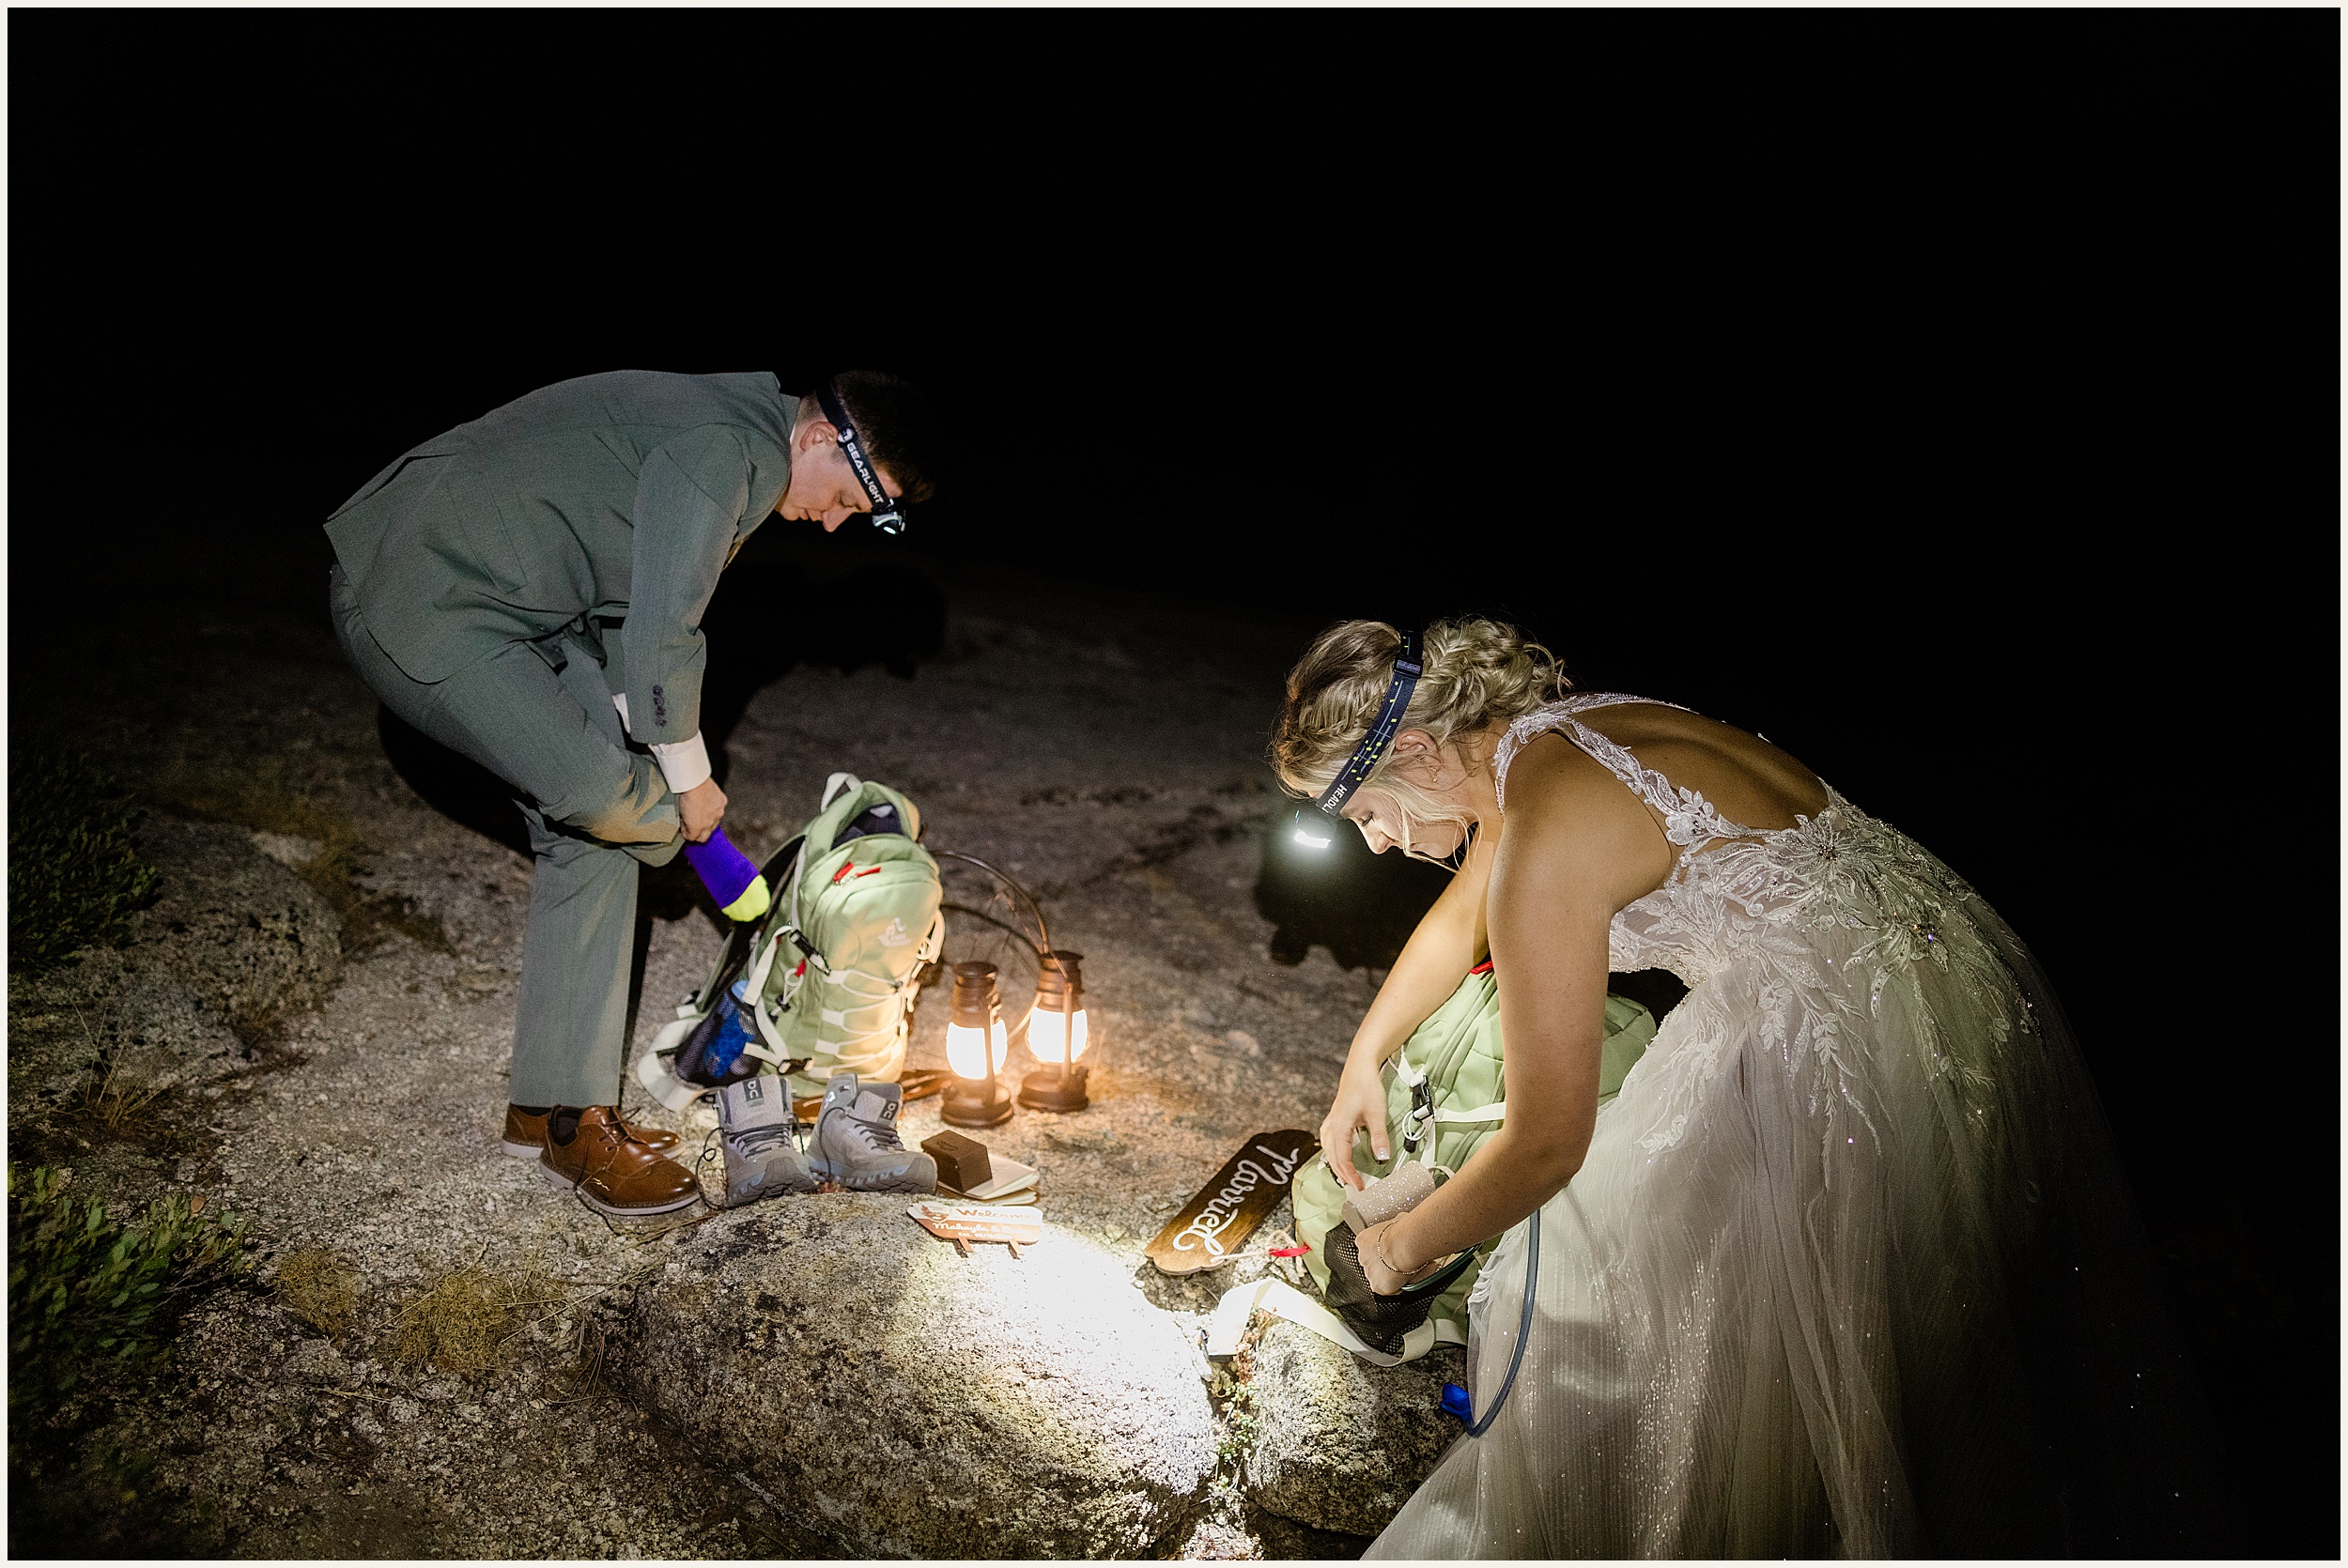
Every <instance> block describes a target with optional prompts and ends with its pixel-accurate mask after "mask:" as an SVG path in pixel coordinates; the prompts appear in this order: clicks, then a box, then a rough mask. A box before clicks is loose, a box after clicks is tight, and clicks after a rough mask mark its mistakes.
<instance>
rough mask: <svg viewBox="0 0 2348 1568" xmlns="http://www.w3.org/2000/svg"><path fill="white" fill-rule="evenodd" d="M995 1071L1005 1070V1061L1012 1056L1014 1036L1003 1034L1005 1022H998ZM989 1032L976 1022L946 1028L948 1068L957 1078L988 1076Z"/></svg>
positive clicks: (999, 1020)
mask: <svg viewBox="0 0 2348 1568" xmlns="http://www.w3.org/2000/svg"><path fill="white" fill-rule="evenodd" d="M994 1034H995V1064H994V1070H995V1071H996V1072H1000V1071H1002V1070H1003V1058H1004V1057H1006V1056H1008V1055H1009V1054H1010V1053H1011V1037H1010V1036H1009V1034H1007V1033H1006V1032H1005V1031H1004V1028H1003V1021H1002V1020H1001V1019H999V1018H998V1019H996V1020H995V1024H994ZM985 1040H986V1031H985V1030H983V1029H981V1027H979V1026H978V1025H977V1024H975V1023H949V1024H948V1025H946V1065H947V1066H948V1067H949V1068H952V1069H953V1072H954V1076H955V1077H957V1078H984V1077H987V1076H988V1069H987V1060H986V1045H985Z"/></svg>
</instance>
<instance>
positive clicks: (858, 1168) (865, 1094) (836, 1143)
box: [808, 1072, 937, 1192]
mask: <svg viewBox="0 0 2348 1568" xmlns="http://www.w3.org/2000/svg"><path fill="white" fill-rule="evenodd" d="M902 1103H903V1100H902V1098H901V1091H900V1090H899V1089H898V1087H897V1085H896V1084H862V1085H859V1084H857V1079H856V1074H855V1073H853V1072H835V1073H833V1074H832V1075H831V1084H830V1086H829V1087H827V1088H826V1089H825V1090H824V1108H823V1109H822V1110H821V1111H819V1112H817V1113H816V1115H815V1146H814V1147H813V1148H812V1149H811V1150H810V1151H809V1157H808V1164H809V1165H810V1166H811V1167H812V1168H813V1170H814V1172H815V1174H816V1175H817V1176H821V1177H823V1178H824V1179H825V1180H826V1181H836V1182H838V1183H839V1184H840V1185H841V1186H842V1188H844V1189H846V1190H847V1191H851V1192H935V1191H937V1161H935V1160H933V1159H931V1158H930V1157H929V1156H928V1155H926V1154H921V1153H919V1152H910V1153H909V1152H907V1151H906V1148H905V1146H904V1144H903V1143H902V1142H900V1141H899V1139H898V1137H897V1108H898V1106H899V1105H900V1104H902Z"/></svg>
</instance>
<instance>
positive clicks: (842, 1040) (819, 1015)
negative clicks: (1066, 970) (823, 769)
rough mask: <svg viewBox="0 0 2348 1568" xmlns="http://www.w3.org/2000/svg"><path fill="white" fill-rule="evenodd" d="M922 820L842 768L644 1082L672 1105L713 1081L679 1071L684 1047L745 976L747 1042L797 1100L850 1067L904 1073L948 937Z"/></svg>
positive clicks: (884, 1075) (653, 1057) (649, 1060)
mask: <svg viewBox="0 0 2348 1568" xmlns="http://www.w3.org/2000/svg"><path fill="white" fill-rule="evenodd" d="M920 832H921V812H920V808H919V807H917V806H915V805H914V804H913V802H911V801H910V800H907V799H906V798H905V797H904V795H902V794H900V793H898V792H896V791H894V790H892V789H890V788H889V787H888V785H886V784H871V783H867V782H865V781H864V780H863V779H861V778H858V777H857V776H856V775H854V774H852V773H835V774H833V775H832V776H831V777H830V778H829V779H828V780H827V781H826V783H825V785H824V794H823V800H822V803H821V809H820V810H818V811H817V812H816V814H815V817H814V820H813V821H811V822H809V823H808V824H807V826H806V827H805V828H804V829H802V830H801V831H800V834H799V836H798V838H795V839H793V840H792V841H791V842H790V843H788V844H785V845H784V846H783V847H782V848H781V849H780V851H778V852H777V853H776V854H775V855H774V857H773V858H772V859H770V860H768V861H767V863H766V865H765V868H764V870H763V874H764V875H765V877H766V879H767V881H768V882H769V883H770V884H776V892H775V898H774V903H773V904H772V906H771V907H769V908H768V910H767V912H766V915H765V919H763V920H762V921H761V922H760V923H759V925H758V928H757V930H755V931H749V929H748V928H747V927H740V926H737V927H735V928H734V930H733V931H732V932H730V933H729V934H728V935H727V938H726V945H725V946H724V947H723V948H722V949H721V950H720V951H719V952H718V961H717V963H716V965H715V966H714V967H713V968H712V969H711V970H710V972H709V978H708V979H706V980H704V981H703V982H702V985H701V989H700V990H698V991H696V992H693V993H692V994H691V995H690V996H687V998H686V999H685V1000H684V1002H683V1003H682V1004H680V1005H679V1006H678V1007H677V1010H676V1019H675V1021H674V1022H672V1023H669V1024H667V1025H666V1026H664V1027H663V1028H662V1029H661V1031H660V1032H659V1033H658V1034H657V1035H656V1036H655V1037H654V1038H653V1042H652V1049H651V1050H649V1051H647V1052H646V1053H644V1055H643V1058H642V1060H641V1061H639V1062H638V1063H637V1066H636V1076H637V1079H638V1081H639V1082H641V1084H643V1085H644V1087H645V1088H646V1089H647V1090H648V1091H649V1092H650V1093H652V1094H653V1095H654V1096H655V1097H656V1098H657V1099H659V1100H660V1102H661V1103H662V1104H663V1105H666V1106H668V1107H669V1108H670V1109H671V1110H672V1111H682V1110H684V1109H685V1108H686V1107H687V1106H688V1105H691V1104H692V1103H694V1102H695V1101H696V1100H698V1099H701V1098H702V1097H703V1095H704V1094H706V1093H707V1092H708V1091H707V1090H706V1089H704V1088H703V1087H702V1086H701V1085H699V1084H687V1083H685V1082H683V1081H682V1080H680V1079H678V1078H677V1077H676V1075H675V1073H674V1072H673V1071H672V1067H673V1063H674V1058H675V1055H676V1052H677V1048H678V1047H679V1046H680V1045H681V1044H683V1043H684V1041H685V1039H686V1038H687V1036H688V1035H689V1034H691V1033H692V1031H693V1029H694V1028H695V1026H696V1025H698V1024H699V1023H700V1022H702V1020H703V1019H704V1018H706V1017H707V1016H708V1015H709V1010H710V1009H711V1008H712V1007H716V1006H717V1005H718V1000H719V998H720V997H721V996H723V995H724V994H725V993H726V992H727V991H728V990H729V989H730V988H731V986H732V984H733V982H734V977H735V976H737V975H739V976H742V977H743V987H742V994H743V995H744V996H745V997H746V998H749V999H750V1000H752V1001H754V1002H755V1003H756V1006H755V1007H752V1008H751V1009H750V1015H751V1017H752V1019H753V1020H754V1021H755V1022H756V1024H757V1026H758V1035H759V1038H758V1039H757V1040H756V1041H753V1042H752V1043H751V1044H750V1045H749V1047H748V1051H749V1053H750V1054H751V1055H753V1056H756V1057H759V1058H761V1059H763V1060H764V1061H765V1063H766V1064H767V1066H766V1068H764V1069H762V1070H768V1071H773V1072H779V1073H784V1074H785V1075H787V1076H788V1077H789V1079H790V1081H791V1093H792V1095H793V1096H794V1097H795V1098H798V1097H805V1096H808V1095H816V1094H821V1093H823V1091H824V1088H825V1085H826V1084H828V1083H829V1082H830V1080H831V1075H832V1074H833V1073H835V1072H838V1071H841V1070H842V1069H843V1068H844V1069H845V1070H847V1071H849V1072H853V1073H855V1074H856V1075H857V1077H858V1078H869V1079H877V1080H879V1081H881V1082H883V1083H889V1084H893V1083H895V1082H896V1081H897V1078H898V1076H899V1075H900V1074H902V1073H903V1072H904V1065H905V1038H906V1034H907V1031H908V1028H909V1024H910V1021H911V1014H912V1010H913V1002H914V998H915V996H916V995H918V994H919V992H920V989H921V970H922V966H923V965H925V964H927V963H928V962H929V961H931V960H932V959H935V957H937V954H938V949H939V948H940V947H941V946H943V945H944V944H945V940H946V917H945V915H943V914H942V913H941V912H940V911H939V908H938V905H939V903H940V901H941V898H942V893H941V890H940V888H939V885H938V880H937V862H936V861H935V860H934V859H932V858H931V857H930V852H929V851H927V850H925V849H923V848H922V847H921V846H920V845H919V843H917V842H916V841H915V840H916V839H917V838H919V836H920ZM843 834H852V835H853V836H852V837H849V838H846V839H845V840H844V841H843V840H842V835H843ZM746 931H748V933H749V941H748V946H747V948H746V947H745V945H744V935H745V932H746ZM795 1067H796V1069H797V1070H796V1071H793V1070H791V1069H792V1068H795Z"/></svg>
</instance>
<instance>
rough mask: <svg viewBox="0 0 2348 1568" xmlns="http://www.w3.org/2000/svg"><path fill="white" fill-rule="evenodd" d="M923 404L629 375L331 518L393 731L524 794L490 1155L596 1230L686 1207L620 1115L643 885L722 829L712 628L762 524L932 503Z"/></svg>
mask: <svg viewBox="0 0 2348 1568" xmlns="http://www.w3.org/2000/svg"><path fill="white" fill-rule="evenodd" d="M921 439H922V437H921V434H920V431H919V423H918V409H917V405H916V403H915V400H914V398H913V394H912V392H911V389H910V388H908V387H906V386H905V384H904V382H902V381H899V380H897V379H896V378H895V377H888V376H882V375H877V374H874V373H872V372H850V373H847V374H844V375H842V376H838V377H833V378H832V379H831V380H830V381H829V382H827V383H826V384H825V385H824V386H822V387H820V388H819V389H817V391H816V392H811V393H809V394H808V395H807V396H805V397H795V396H790V395H786V394H785V393H783V392H781V391H780V389H779V388H778V386H777V384H776V380H775V377H773V376H771V375H768V374H765V373H764V372H757V373H750V374H743V375H724V376H680V375H669V374H664V373H659V372H652V371H619V372H614V373H612V374H610V375H606V376H589V377H581V378H579V379H578V380H575V381H564V382H562V383H560V384H559V385H556V386H552V387H548V388H546V389H544V390H542V391H539V392H532V393H531V394H529V395H528V396H527V397H523V398H519V399H517V400H516V401H515V402H512V403H509V404H507V405H505V406H504V407H502V408H497V409H494V410H492V411H491V412H489V413H487V414H485V415H483V416H482V417H481V418H480V419H477V420H474V421H473V422H472V423H469V424H462V425H459V426H457V427H456V429H454V430H452V431H450V432H449V433H448V434H447V435H445V436H442V437H440V438H438V439H436V440H430V441H426V442H425V443H424V444H423V445H422V446H419V447H417V448H416V449H415V450H413V451H412V452H409V453H406V454H405V455H404V456H402V457H400V458H399V459H398V460H397V461H395V462H394V463H393V464H392V465H391V466H390V467H389V468H387V469H384V470H383V471H382V472H381V473H379V474H377V475H376V476H375V478H373V479H372V480H370V481H368V482H367V484H365V485H363V487H362V488H361V489H360V491H359V493H358V494H357V495H355V496H353V497H352V498H351V499H350V500H348V501H347V502H346V503H344V505H343V507H342V509H341V510H340V511H338V512H336V513H335V514H334V515H333V516H332V518H331V519H330V520H329V521H328V522H327V525H326V531H327V535H328V537H329V538H331V539H332V541H333V546H334V555H335V559H336V561H337V562H338V564H337V565H336V566H335V567H334V569H333V572H332V576H331V578H330V582H329V591H330V595H331V602H332V610H333V617H334V625H335V629H336V632H337V633H338V635H339V636H340V637H341V638H342V644H343V650H344V652H345V653H347V654H348V656H349V659H350V662H351V663H352V665H353V666H354V667H356V668H357V669H358V671H359V673H360V674H361V675H362V676H363V677H364V678H365V680H366V683H367V684H368V685H370V686H372V687H373V688H374V689H375V692H376V695H377V696H378V697H380V698H381V699H383V702H384V705H385V706H387V707H389V708H390V709H391V710H392V711H393V712H394V713H395V714H397V715H399V716H400V717H401V718H403V719H405V720H407V721H408V722H409V724H411V725H413V726H415V727H416V728H417V729H418V730H423V731H424V732H425V734H427V735H430V736H431V737H433V738H434V739H435V740H437V741H440V743H441V744H443V745H445V746H449V747H451V748H452V749H454V750H456V751H458V752H461V753H462V754H463V755H465V756H467V757H470V758H471V759H472V760H473V761H476V762H479V763H480V764H481V765H482V766H484V767H486V768H487V769H488V770H489V771H490V772H492V773H494V774H496V775H497V776H499V777H500V778H502V779H503V780H505V782H506V783H508V784H510V785H512V786H513V787H514V789H515V791H516V792H517V803H518V804H519V806H520V807H521V810H522V815H523V817H524V818H525V819H526V820H527V822H528V823H529V829H530V842H531V846H532V848H533V851H534V852H535V853H536V854H537V859H538V868H537V877H536V880H535V882H534V884H533V887H532V890H531V899H530V932H529V938H528V942H527V945H526V946H525V948H524V951H523V957H522V980H521V995H520V1000H519V1003H518V1012H517V1019H516V1021H515V1028H514V1068H513V1084H512V1089H511V1098H512V1104H510V1105H509V1106H508V1107H507V1110H506V1126H505V1134H504V1144H505V1146H506V1148H507V1149H508V1150H509V1151H510V1152H514V1153H517V1154H527V1155H533V1156H536V1157H538V1158H539V1159H541V1160H542V1161H544V1162H546V1163H547V1164H548V1166H549V1168H552V1169H554V1170H555V1171H557V1173H558V1174H560V1175H561V1176H564V1178H565V1179H567V1180H569V1181H570V1182H571V1183H572V1184H573V1185H574V1186H576V1187H577V1188H578V1189H579V1191H580V1193H581V1195H582V1196H585V1197H587V1198H588V1199H589V1200H590V1201H591V1202H592V1203H594V1204H595V1207H599V1208H602V1209H604V1210H606V1211H607V1212H610V1213H620V1214H647V1213H659V1212H664V1211H666V1210H668V1209H672V1208H679V1207H685V1206H686V1205H687V1204H689V1203H691V1202H692V1201H693V1200H694V1198H695V1196H696V1195H697V1193H698V1191H699V1188H698V1186H697V1184H696V1183H695V1182H694V1179H693V1177H692V1176H691V1174H690V1173H689V1172H687V1170H686V1169H685V1168H684V1167H683V1166H682V1165H679V1164H677V1163H676V1162H675V1161H672V1160H669V1159H668V1158H666V1157H665V1155H664V1154H663V1152H662V1151H663V1150H664V1149H665V1148H668V1147H672V1146H673V1145H674V1143H675V1137H674V1135H673V1134H671V1133H666V1132H658V1131H656V1130H651V1129H631V1128H629V1127H628V1126H626V1123H625V1122H623V1121H622V1119H621V1117H620V1115H619V1108H618V1104H617V1099H618V1093H619V1082H620V1075H621V1069H622V1068H623V1066H624V1058H625V1056H626V1045H627V1042H626V1019H627V993H628V979H629V961H630V951H631V947H632V945H633V940H634V935H635V923H636V884H637V878H638V872H639V867H640V865H649V866H658V865H663V864H665V863H667V862H668V861H669V860H670V859H672V857H674V855H675V854H676V853H677V852H678V850H679V848H680V847H681V846H682V844H683V841H684V840H685V839H687V838H690V839H693V840H695V841H700V840H702V839H705V838H708V837H709V835H710V833H711V832H712V831H713V830H714V829H715V828H716V827H717V826H718V822H719V821H720V819H722V818H723V817H724V815H725V808H726V797H725V793H724V792H723V791H721V790H719V789H718V783H717V781H716V780H715V779H714V778H712V777H711V776H710V771H709V756H708V750H707V746H706V745H705V743H704V741H703V737H702V734H701V689H702V675H703V666H704V664H705V662H706V658H707V650H706V648H705V646H704V644H703V638H702V633H701V620H702V615H703V611H704V610H705V609H706V608H707V607H708V605H709V598H710V594H711V592H713V591H714V590H715V589H716V588H717V586H718V573H719V572H721V571H723V570H724V568H725V566H726V564H727V562H728V561H732V560H733V559H734V552H735V551H736V550H738V549H740V548H741V546H742V542H743V541H744V540H746V539H748V538H749V536H750V534H751V532H752V531H754V530H756V529H757V528H758V526H759V525H760V524H761V523H763V522H764V521H765V519H766V517H767V516H768V515H770V514H776V513H779V514H780V515H782V516H783V517H786V518H790V519H794V520H798V519H810V518H811V519H815V520H818V521H820V522H821V523H822V524H823V526H824V528H825V530H826V531H828V530H833V529H837V528H838V527H839V526H840V525H841V524H842V523H843V522H845V521H846V520H847V519H848V518H850V517H851V516H854V515H857V514H858V513H866V512H869V513H872V514H873V517H874V520H875V521H876V522H878V523H880V524H881V525H882V526H883V527H884V528H888V529H889V530H891V531H894V530H896V529H897V528H901V527H902V526H903V514H902V511H901V510H900V507H899V503H900V501H901V500H903V501H918V500H925V499H927V496H928V493H929V489H930V481H929V479H928V477H927V474H928V470H927V469H926V468H925V467H923V464H924V461H925V458H924V454H923V453H922V452H921V449H920V447H919V442H920V440H921Z"/></svg>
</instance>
